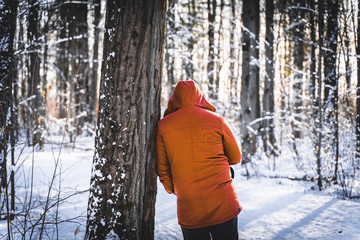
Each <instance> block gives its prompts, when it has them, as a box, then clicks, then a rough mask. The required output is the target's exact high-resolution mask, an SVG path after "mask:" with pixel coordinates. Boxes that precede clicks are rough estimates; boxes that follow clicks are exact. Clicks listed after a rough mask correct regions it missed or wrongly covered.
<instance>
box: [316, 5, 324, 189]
mask: <svg viewBox="0 0 360 240" xmlns="http://www.w3.org/2000/svg"><path fill="white" fill-rule="evenodd" d="M318 18H319V21H318V31H319V32H318V34H319V55H318V69H317V71H318V96H317V107H318V111H319V114H318V120H317V126H316V131H317V140H316V143H315V152H316V171H317V175H318V179H317V185H318V187H319V189H320V190H321V189H322V173H321V165H322V164H321V147H322V145H321V141H322V128H323V112H322V103H321V102H322V58H323V34H324V33H323V31H324V6H323V4H319V5H318Z"/></svg>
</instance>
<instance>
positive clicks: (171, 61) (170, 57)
mask: <svg viewBox="0 0 360 240" xmlns="http://www.w3.org/2000/svg"><path fill="white" fill-rule="evenodd" d="M168 4H169V7H168V11H167V17H166V40H165V65H166V76H167V82H168V83H167V85H168V87H169V89H168V98H169V99H170V97H171V95H172V93H173V91H174V86H175V67H174V66H175V56H174V51H175V41H176V39H175V38H176V32H177V29H176V27H175V26H176V25H175V14H174V12H175V5H176V4H177V0H169V1H168Z"/></svg>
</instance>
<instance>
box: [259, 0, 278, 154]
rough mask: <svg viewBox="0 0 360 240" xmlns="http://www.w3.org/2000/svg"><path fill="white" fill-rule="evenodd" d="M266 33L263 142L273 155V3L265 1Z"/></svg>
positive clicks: (274, 150)
mask: <svg viewBox="0 0 360 240" xmlns="http://www.w3.org/2000/svg"><path fill="white" fill-rule="evenodd" d="M265 4H266V12H265V14H266V31H265V39H266V44H265V57H266V64H265V70H266V75H265V83H264V96H263V101H262V102H263V112H264V118H265V119H264V121H263V129H264V130H263V132H262V136H263V141H264V151H265V153H266V154H267V155H268V156H270V155H275V152H276V149H275V142H276V139H275V134H274V112H275V103H274V47H273V45H274V32H273V31H274V30H273V27H274V1H272V0H266V2H265Z"/></svg>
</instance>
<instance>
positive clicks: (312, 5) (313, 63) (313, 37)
mask: <svg viewBox="0 0 360 240" xmlns="http://www.w3.org/2000/svg"><path fill="white" fill-rule="evenodd" d="M308 5H309V7H310V9H312V11H310V25H311V27H310V28H311V29H310V39H311V42H312V43H313V44H311V49H310V80H311V81H310V98H311V109H312V111H311V113H310V114H311V116H310V120H311V121H314V119H316V117H317V111H316V46H315V44H314V43H315V42H316V22H315V16H314V15H315V14H314V11H315V2H314V1H313V0H308ZM313 126H314V130H313V132H314V133H315V135H316V127H315V122H314V123H313Z"/></svg>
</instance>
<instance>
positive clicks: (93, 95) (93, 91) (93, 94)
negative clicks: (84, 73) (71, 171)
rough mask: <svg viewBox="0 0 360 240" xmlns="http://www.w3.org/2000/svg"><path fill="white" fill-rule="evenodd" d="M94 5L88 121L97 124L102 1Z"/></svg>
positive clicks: (96, 0) (95, 0)
mask: <svg viewBox="0 0 360 240" xmlns="http://www.w3.org/2000/svg"><path fill="white" fill-rule="evenodd" d="M92 1H93V5H94V21H93V24H94V45H93V61H92V64H93V65H92V69H91V79H90V81H89V85H90V86H89V88H90V90H89V91H90V96H89V110H90V116H89V119H88V122H90V123H91V124H93V125H95V124H96V104H97V79H98V70H99V61H98V60H99V38H100V26H99V23H100V18H101V1H100V0H92Z"/></svg>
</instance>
